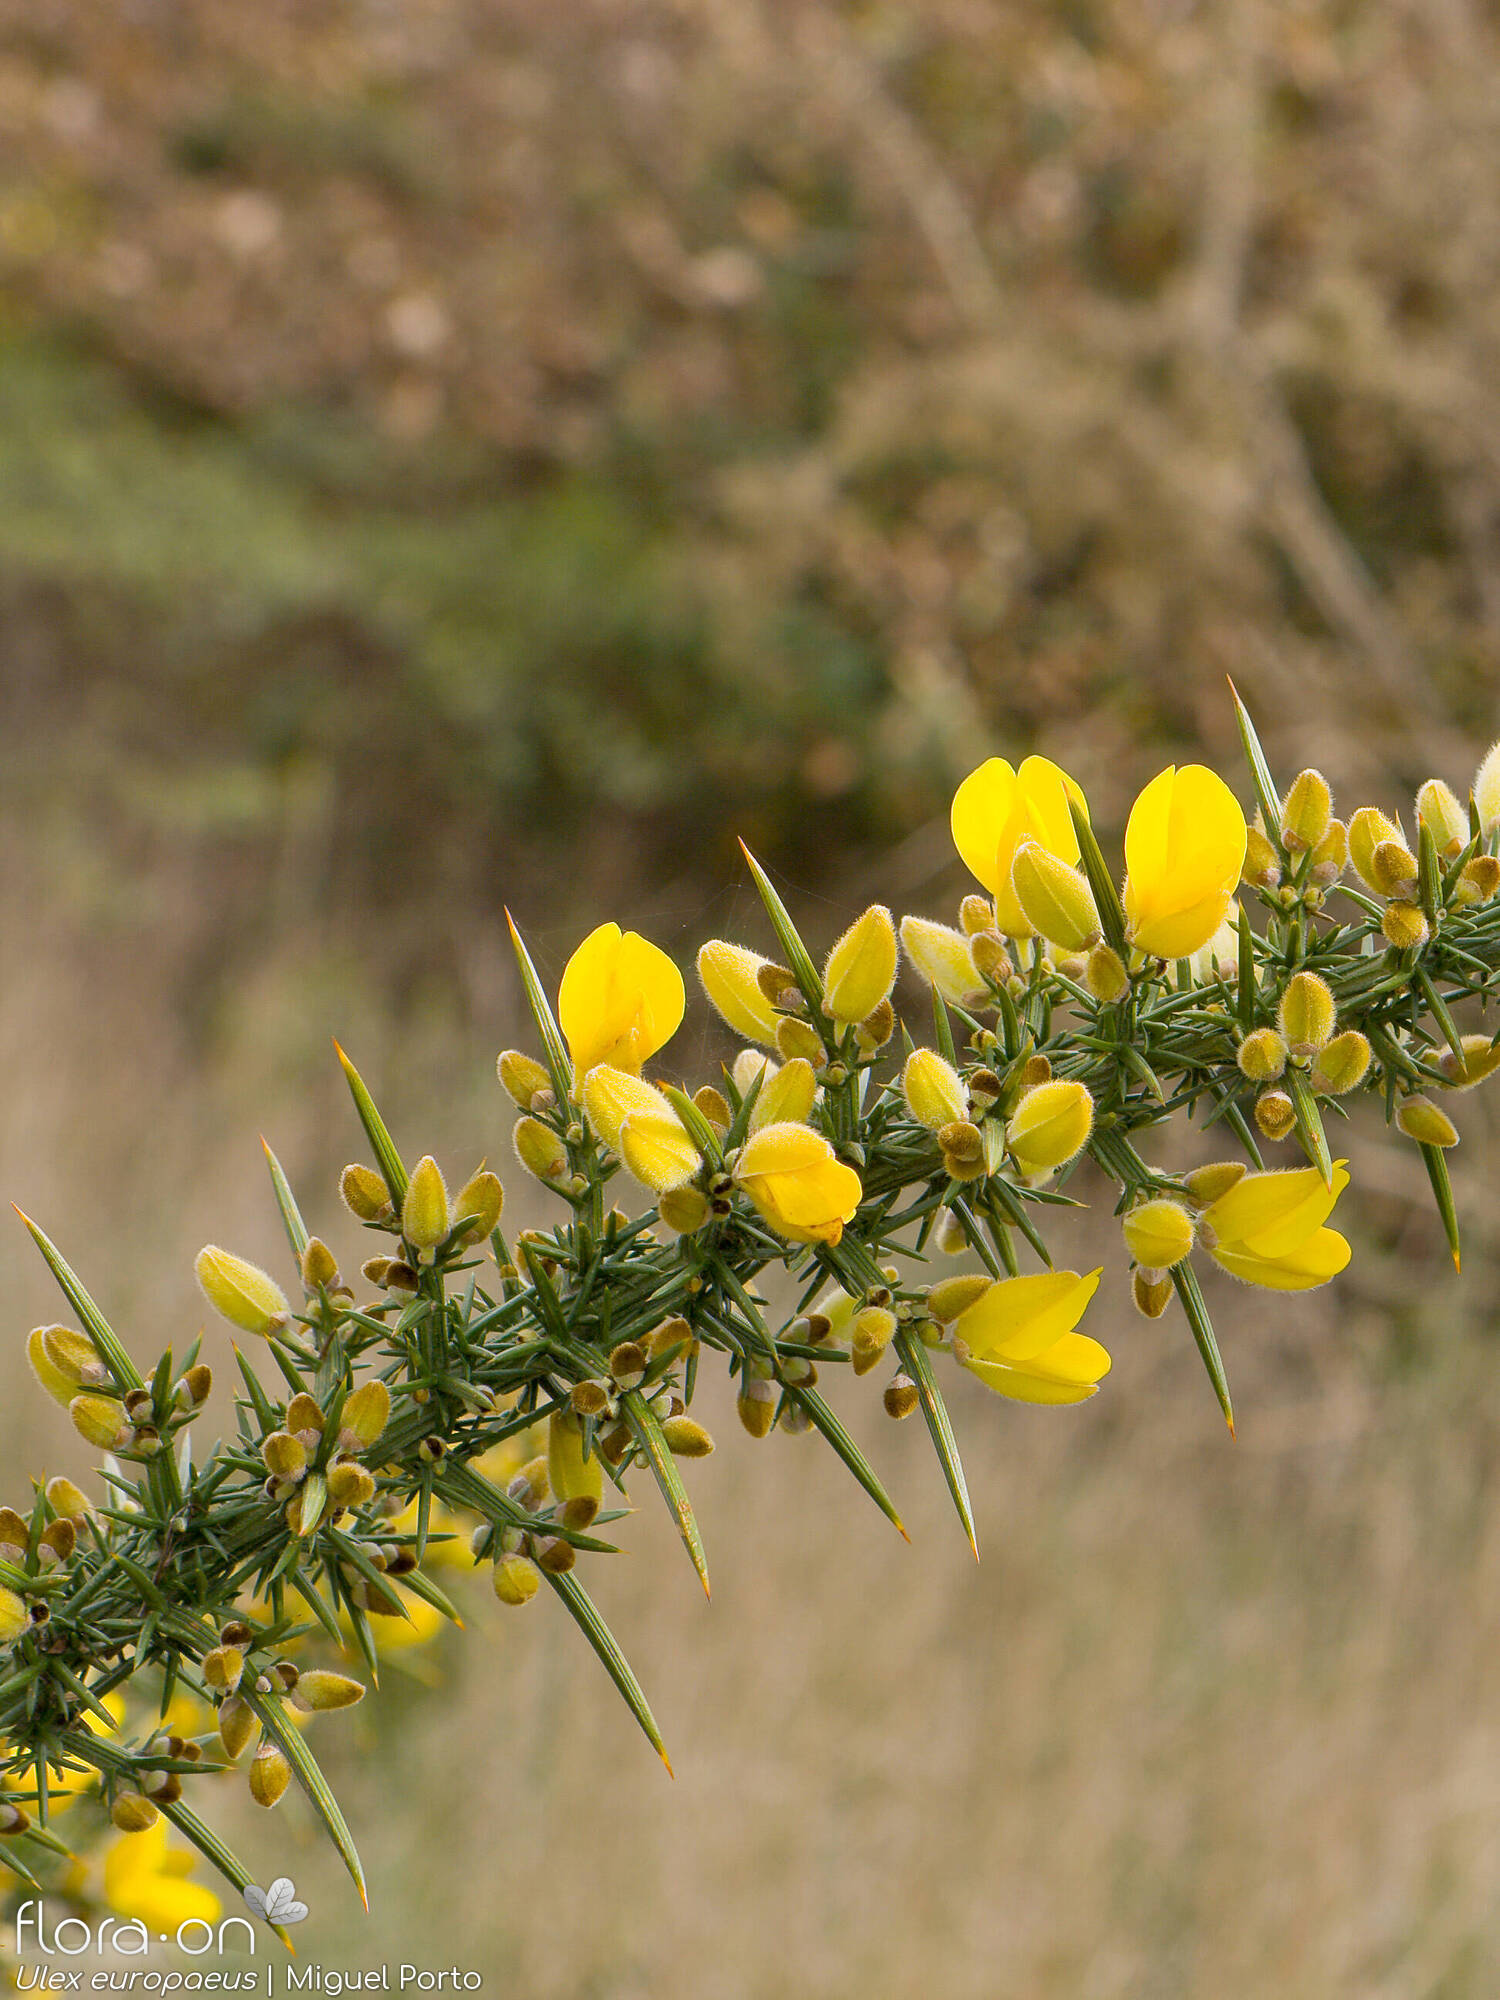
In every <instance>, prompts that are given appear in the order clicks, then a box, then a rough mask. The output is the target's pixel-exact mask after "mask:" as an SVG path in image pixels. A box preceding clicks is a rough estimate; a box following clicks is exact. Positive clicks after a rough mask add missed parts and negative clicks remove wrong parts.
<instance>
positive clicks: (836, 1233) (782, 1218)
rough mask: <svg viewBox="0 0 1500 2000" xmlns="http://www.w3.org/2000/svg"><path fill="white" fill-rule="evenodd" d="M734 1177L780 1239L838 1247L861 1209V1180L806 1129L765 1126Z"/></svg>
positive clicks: (751, 1141)
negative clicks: (852, 1219)
mask: <svg viewBox="0 0 1500 2000" xmlns="http://www.w3.org/2000/svg"><path fill="white" fill-rule="evenodd" d="M734 1178H735V1181H736V1182H737V1184H738V1185H739V1186H740V1187H742V1188H743V1189H744V1191H745V1193H746V1194H747V1195H749V1197H750V1199H751V1200H752V1201H753V1202H754V1203H755V1206H756V1207H757V1208H758V1209H759V1210H760V1212H761V1214H762V1215H763V1216H764V1217H765V1219H766V1221H767V1222H768V1223H770V1225H771V1227H772V1228H773V1229H774V1230H775V1231H776V1233H777V1235H778V1236H785V1237H787V1238H789V1239H790V1241H791V1242H793V1243H837V1242H838V1240H839V1237H840V1236H841V1235H842V1234H843V1229H844V1224H845V1223H846V1222H848V1221H849V1220H850V1219H851V1217H852V1216H853V1214H854V1211H855V1209H856V1208H858V1206H859V1201H860V1195H861V1193H862V1189H861V1187H860V1184H859V1175H858V1174H857V1173H855V1171H854V1169H853V1167H846V1166H845V1165H844V1163H843V1161H842V1160H838V1159H835V1157H834V1152H833V1148H832V1146H830V1145H829V1143H828V1141H827V1140H826V1139H825V1138H824V1137H823V1135H822V1134H821V1133H820V1132H814V1131H813V1130H812V1129H811V1128H810V1127H809V1126H806V1125H766V1126H763V1127H762V1128H761V1130H760V1131H759V1132H756V1133H754V1134H752V1136H751V1137H750V1138H749V1139H748V1140H747V1141H746V1142H745V1144H744V1146H743V1147H742V1148H741V1151H740V1156H739V1159H738V1160H737V1161H736V1162H735V1169H734Z"/></svg>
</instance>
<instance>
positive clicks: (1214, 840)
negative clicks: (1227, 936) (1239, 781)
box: [1125, 764, 1245, 958]
mask: <svg viewBox="0 0 1500 2000" xmlns="http://www.w3.org/2000/svg"><path fill="white" fill-rule="evenodd" d="M1244 861H1245V815H1244V814H1243V813H1242V812H1241V811H1240V808H1239V803H1238V801H1237V800H1236V798H1235V796H1234V793H1233V792H1232V791H1230V789H1229V787H1228V785H1226V784H1225V782H1224V780H1223V779H1222V778H1220V777H1217V776H1216V775H1215V774H1214V773H1213V772H1212V771H1210V770H1208V769H1207V768H1206V767H1205V766H1204V765H1202V764H1184V765H1183V766H1182V768H1181V769H1180V770H1179V769H1178V768H1177V766H1176V765H1174V764H1169V765H1168V766H1167V768H1166V770H1165V771H1162V772H1161V773H1159V774H1158V776H1156V777H1154V778H1153V779H1152V780H1151V782H1150V784H1149V785H1147V787H1146V789H1145V790H1144V791H1143V792H1142V793H1141V795H1140V797H1139V798H1138V799H1137V800H1136V802H1135V804H1134V805H1133V806H1132V807H1131V809H1130V820H1129V823H1128V824H1127V826H1126V828H1125V915H1126V918H1127V919H1128V922H1129V927H1130V940H1131V943H1132V944H1134V945H1136V946H1137V947H1138V948H1139V949H1140V950H1141V951H1144V952H1149V953H1151V954H1152V956H1153V957H1156V958H1190V957H1191V956H1192V954H1193V953H1194V952H1195V951H1197V950H1198V949H1199V947H1200V946H1201V945H1205V944H1207V943H1208V941H1209V939H1210V938H1211V937H1212V936H1213V934H1214V932H1215V931H1216V930H1217V929H1218V928H1219V926H1220V924H1221V923H1223V921H1224V919H1225V917H1226V915H1227V914H1228V911H1229V904H1230V899H1231V897H1232V896H1233V894H1234V889H1235V885H1236V883H1237V882H1238V881H1239V879H1240V870H1241V868H1242V867H1243V866H1244Z"/></svg>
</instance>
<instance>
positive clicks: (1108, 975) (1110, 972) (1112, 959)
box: [1083, 944, 1130, 1003]
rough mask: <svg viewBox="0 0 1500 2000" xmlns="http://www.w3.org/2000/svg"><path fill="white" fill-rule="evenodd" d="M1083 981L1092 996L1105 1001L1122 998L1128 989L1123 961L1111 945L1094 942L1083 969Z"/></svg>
mask: <svg viewBox="0 0 1500 2000" xmlns="http://www.w3.org/2000/svg"><path fill="white" fill-rule="evenodd" d="M1083 982H1084V984H1085V986H1087V987H1088V990H1089V991H1090V993H1092V994H1093V996H1094V998H1095V999H1096V1000H1099V1001H1103V1002H1105V1003H1110V1002H1113V1001H1116V1000H1123V999H1124V998H1125V996H1126V994H1127V993H1128V992H1129V991H1130V974H1129V973H1128V972H1127V971H1126V970H1125V961H1124V959H1122V958H1121V956H1120V954H1119V953H1118V952H1117V951H1116V950H1115V949H1114V947H1113V946H1112V945H1107V944H1096V945H1095V946H1094V949H1093V950H1092V951H1091V952H1090V953H1089V956H1088V963H1087V964H1086V965H1085V967H1084V970H1083Z"/></svg>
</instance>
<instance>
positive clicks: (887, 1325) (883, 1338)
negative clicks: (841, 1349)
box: [849, 1306, 896, 1375]
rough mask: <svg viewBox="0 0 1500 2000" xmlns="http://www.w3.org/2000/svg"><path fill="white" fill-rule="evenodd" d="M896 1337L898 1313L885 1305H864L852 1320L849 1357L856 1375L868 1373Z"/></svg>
mask: <svg viewBox="0 0 1500 2000" xmlns="http://www.w3.org/2000/svg"><path fill="white" fill-rule="evenodd" d="M895 1337H896V1315H895V1314H894V1313H893V1312H891V1311H889V1310H888V1309H887V1308H886V1307H885V1306H864V1307H862V1308H861V1309H860V1311H859V1312H857V1313H856V1314H855V1315H854V1318H853V1320H852V1321H851V1322H850V1341H849V1359H850V1362H851V1363H852V1365H853V1368H854V1372H855V1374H856V1375H868V1374H869V1372H870V1370H871V1369H872V1368H873V1367H874V1366H875V1365H876V1363H877V1362H878V1361H879V1360H880V1357H881V1355H882V1354H884V1353H885V1350H886V1349H887V1348H888V1347H889V1346H890V1344H891V1342H892V1341H893V1340H894V1339H895Z"/></svg>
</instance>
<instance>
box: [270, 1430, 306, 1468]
mask: <svg viewBox="0 0 1500 2000" xmlns="http://www.w3.org/2000/svg"><path fill="white" fill-rule="evenodd" d="M260 1455H261V1457H262V1458H263V1459H264V1460H265V1463H266V1470H267V1471H268V1472H269V1473H271V1474H272V1476H273V1477H274V1478H277V1479H300V1478H301V1477H302V1475H303V1473H304V1472H306V1470H307V1446H306V1445H305V1444H304V1443H303V1442H302V1440H301V1438H299V1437H293V1435H292V1434H291V1432H290V1431H272V1432H271V1433H270V1435H269V1436H268V1437H266V1438H264V1439H262V1441H261V1447H260Z"/></svg>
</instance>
